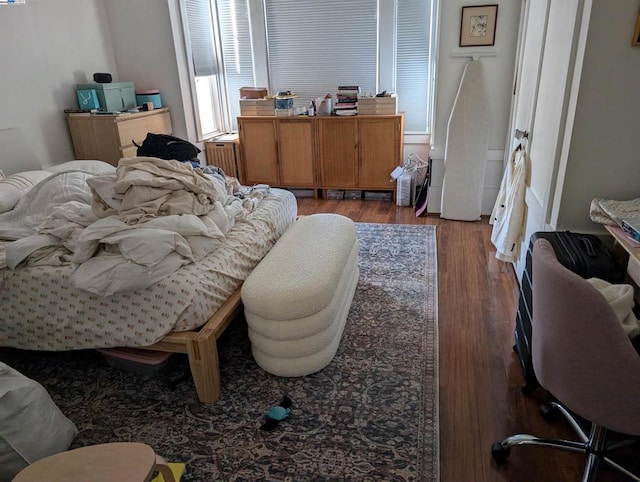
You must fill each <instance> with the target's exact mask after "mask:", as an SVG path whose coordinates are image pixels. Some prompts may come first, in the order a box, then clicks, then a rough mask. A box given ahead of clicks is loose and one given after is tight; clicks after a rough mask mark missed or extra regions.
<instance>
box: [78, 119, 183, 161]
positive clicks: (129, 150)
mask: <svg viewBox="0 0 640 482" xmlns="http://www.w3.org/2000/svg"><path fill="white" fill-rule="evenodd" d="M67 123H68V125H69V132H70V133H71V140H72V141H73V150H74V152H75V156H76V159H98V160H100V161H105V162H108V163H109V164H113V165H114V166H117V165H118V161H119V160H120V158H122V157H134V156H135V155H136V151H137V147H136V146H135V145H134V144H133V143H134V141H135V142H136V143H137V144H141V143H142V141H144V138H145V137H146V136H147V133H149V132H152V133H154V134H171V133H172V128H171V117H170V115H169V109H168V108H166V107H165V108H162V109H155V110H152V111H149V112H139V113H136V114H117V115H116V114H109V115H101V114H97V115H96V114H89V115H87V114H68V115H67Z"/></svg>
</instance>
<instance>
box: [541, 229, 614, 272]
mask: <svg viewBox="0 0 640 482" xmlns="http://www.w3.org/2000/svg"><path fill="white" fill-rule="evenodd" d="M543 236H544V237H547V236H548V237H547V239H548V240H549V242H550V243H551V245H552V246H553V250H554V252H555V254H556V257H557V258H558V261H560V263H562V264H563V265H564V266H566V267H567V268H569V269H570V270H571V271H573V272H574V273H576V274H579V275H580V276H582V277H583V278H600V279H603V280H605V281H608V282H609V283H614V284H615V283H622V282H623V281H624V275H625V269H624V267H623V266H622V265H621V264H620V263H619V262H618V261H617V260H616V258H615V256H614V254H613V252H612V251H611V250H610V249H609V248H608V247H607V246H606V245H605V244H604V243H603V242H602V240H601V239H600V238H599V237H598V236H595V235H593V234H582V233H572V232H570V231H556V232H554V233H552V234H547V235H543V234H542V233H535V234H534V235H533V237H534V238H535V239H537V238H538V237H543Z"/></svg>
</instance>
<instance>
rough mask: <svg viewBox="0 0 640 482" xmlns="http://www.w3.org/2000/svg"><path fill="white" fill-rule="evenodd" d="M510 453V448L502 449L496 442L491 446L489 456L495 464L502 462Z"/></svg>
mask: <svg viewBox="0 0 640 482" xmlns="http://www.w3.org/2000/svg"><path fill="white" fill-rule="evenodd" d="M510 453H511V447H503V446H502V444H501V443H500V442H496V443H494V444H493V445H492V446H491V456H492V457H493V460H495V461H496V462H504V461H505V460H507V457H509V454H510Z"/></svg>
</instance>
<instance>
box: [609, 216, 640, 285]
mask: <svg viewBox="0 0 640 482" xmlns="http://www.w3.org/2000/svg"><path fill="white" fill-rule="evenodd" d="M605 228H606V229H607V231H608V232H609V234H611V236H613V239H614V240H615V242H616V245H617V246H620V247H621V248H622V249H624V251H626V253H627V254H628V255H629V261H628V262H627V274H628V275H629V277H630V278H631V279H632V280H633V282H634V283H635V284H636V286H640V245H639V244H638V243H635V242H634V241H633V240H632V239H631V238H629V236H627V235H626V234H625V232H624V231H623V230H622V229H621V228H619V227H618V226H607V225H605ZM637 291H638V290H636V292H637ZM636 297H638V294H637V293H636Z"/></svg>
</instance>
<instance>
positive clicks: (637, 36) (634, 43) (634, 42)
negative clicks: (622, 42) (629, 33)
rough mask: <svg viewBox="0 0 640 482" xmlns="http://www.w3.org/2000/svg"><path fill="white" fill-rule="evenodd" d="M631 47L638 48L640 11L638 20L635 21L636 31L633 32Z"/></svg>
mask: <svg viewBox="0 0 640 482" xmlns="http://www.w3.org/2000/svg"><path fill="white" fill-rule="evenodd" d="M631 45H633V46H634V47H640V11H639V12H638V18H637V19H636V29H635V30H634V32H633V40H631Z"/></svg>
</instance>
